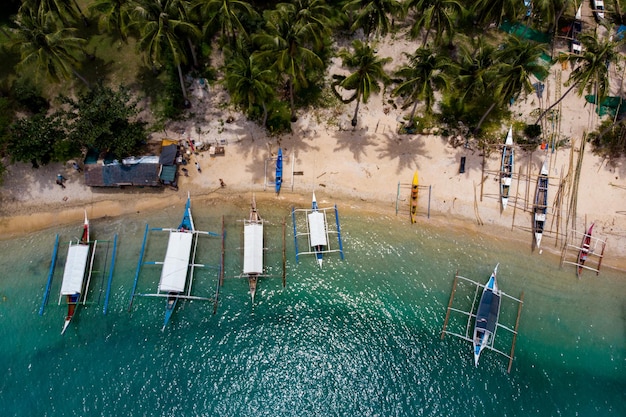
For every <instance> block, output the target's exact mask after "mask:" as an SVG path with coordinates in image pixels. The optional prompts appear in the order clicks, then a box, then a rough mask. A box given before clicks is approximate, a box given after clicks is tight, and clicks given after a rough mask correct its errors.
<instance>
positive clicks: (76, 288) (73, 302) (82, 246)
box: [59, 212, 93, 334]
mask: <svg viewBox="0 0 626 417" xmlns="http://www.w3.org/2000/svg"><path fill="white" fill-rule="evenodd" d="M90 253H91V246H90V242H89V220H88V219H87V212H85V221H84V223H83V229H82V233H81V237H80V239H79V240H78V241H77V242H70V245H69V248H68V250H67V261H66V262H65V270H64V271H63V282H62V283H61V294H60V296H59V303H60V302H61V299H62V298H63V296H65V298H66V300H67V315H66V316H65V323H64V324H63V330H62V331H61V334H63V333H65V331H66V330H67V327H68V326H69V325H70V322H71V321H72V318H73V317H74V314H75V313H76V307H77V306H78V303H80V301H81V295H83V294H84V292H85V289H86V288H88V287H89V279H90V278H91V266H92V265H93V256H92V257H91V266H90V268H89V271H87V261H88V260H89V255H90ZM85 277H87V284H86V285H85Z"/></svg>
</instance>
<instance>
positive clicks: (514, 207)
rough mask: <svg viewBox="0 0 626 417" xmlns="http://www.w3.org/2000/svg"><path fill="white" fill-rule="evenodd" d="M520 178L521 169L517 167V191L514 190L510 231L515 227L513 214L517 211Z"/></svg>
mask: <svg viewBox="0 0 626 417" xmlns="http://www.w3.org/2000/svg"><path fill="white" fill-rule="evenodd" d="M520 178H522V167H519V174H518V176H517V189H516V190H515V204H514V205H513V220H511V230H513V227H514V226H515V212H516V211H517V201H518V200H519V182H520Z"/></svg>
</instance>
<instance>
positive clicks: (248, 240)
mask: <svg viewBox="0 0 626 417" xmlns="http://www.w3.org/2000/svg"><path fill="white" fill-rule="evenodd" d="M243 252H244V254H243V273H244V275H247V276H248V286H249V287H250V296H251V297H252V303H254V296H255V294H256V287H257V282H258V279H259V275H261V274H262V273H263V220H262V219H261V216H260V215H259V212H258V210H257V207H256V201H255V199H254V196H252V203H251V205H250V217H249V219H248V220H247V221H245V222H244V251H243Z"/></svg>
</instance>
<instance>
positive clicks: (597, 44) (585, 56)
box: [535, 33, 626, 124]
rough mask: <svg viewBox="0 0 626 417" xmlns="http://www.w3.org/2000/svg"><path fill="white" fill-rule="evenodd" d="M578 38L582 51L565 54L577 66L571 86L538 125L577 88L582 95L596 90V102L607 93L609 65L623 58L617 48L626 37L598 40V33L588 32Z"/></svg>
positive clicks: (545, 111)
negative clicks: (596, 35)
mask: <svg viewBox="0 0 626 417" xmlns="http://www.w3.org/2000/svg"><path fill="white" fill-rule="evenodd" d="M579 40H580V43H581V44H582V46H583V52H582V54H568V55H565V57H564V60H567V61H569V62H570V63H572V64H573V65H576V68H575V69H574V70H573V71H572V72H571V74H570V76H569V78H568V80H567V83H566V84H571V85H570V88H568V89H567V90H566V91H565V93H563V95H562V96H561V97H560V98H559V99H558V100H557V101H555V102H554V104H552V105H551V106H550V107H548V108H547V109H546V110H544V111H543V113H541V114H540V115H539V117H538V118H537V121H536V122H535V124H539V122H540V121H541V119H542V118H543V117H544V116H545V115H546V113H548V112H549V111H550V110H551V109H552V108H553V107H554V106H556V105H557V104H559V103H560V102H561V100H563V98H565V96H566V95H567V94H569V93H570V91H572V90H574V89H575V88H577V89H578V90H577V93H578V95H579V96H582V95H583V94H584V92H585V91H593V92H594V94H595V95H596V103H601V102H602V100H604V98H605V97H606V96H607V94H608V88H609V66H610V65H611V64H613V65H615V64H617V63H618V62H619V61H620V60H622V57H621V55H620V52H619V51H618V49H619V48H618V47H619V46H621V45H623V44H624V43H625V42H626V40H623V39H622V40H618V41H613V40H611V39H601V40H598V38H596V37H595V36H592V35H590V34H586V33H584V34H582V35H580V38H579Z"/></svg>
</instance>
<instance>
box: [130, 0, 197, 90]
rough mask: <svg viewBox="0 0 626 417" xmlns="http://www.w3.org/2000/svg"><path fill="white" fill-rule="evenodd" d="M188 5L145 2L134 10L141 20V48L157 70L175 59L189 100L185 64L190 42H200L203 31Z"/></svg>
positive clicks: (175, 0) (138, 22)
mask: <svg viewBox="0 0 626 417" xmlns="http://www.w3.org/2000/svg"><path fill="white" fill-rule="evenodd" d="M186 4H187V3H185V2H183V1H181V0H141V1H140V2H139V3H138V5H137V6H136V7H135V9H134V13H135V14H136V16H137V17H138V19H137V20H135V22H134V23H133V24H134V25H137V26H139V28H140V33H141V37H140V39H139V49H140V50H141V51H144V53H145V55H144V56H145V59H146V61H147V63H148V64H149V65H151V66H152V67H153V68H156V67H157V66H160V65H161V64H162V63H163V62H164V61H165V60H166V59H172V60H173V62H174V65H176V67H177V69H178V77H179V80H180V88H181V90H182V93H183V97H184V98H185V100H187V92H186V91H185V84H184V81H183V71H182V69H181V65H182V64H185V63H187V54H186V52H185V41H186V39H189V38H192V39H198V38H200V36H201V32H200V30H199V29H198V28H197V27H196V25H194V24H193V23H191V22H190V21H189V20H188V17H187V14H186V7H187V6H186Z"/></svg>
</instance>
